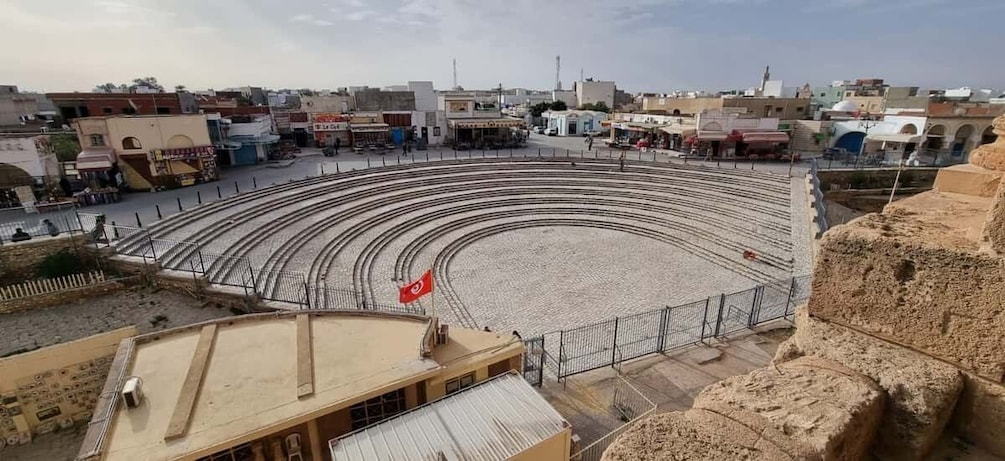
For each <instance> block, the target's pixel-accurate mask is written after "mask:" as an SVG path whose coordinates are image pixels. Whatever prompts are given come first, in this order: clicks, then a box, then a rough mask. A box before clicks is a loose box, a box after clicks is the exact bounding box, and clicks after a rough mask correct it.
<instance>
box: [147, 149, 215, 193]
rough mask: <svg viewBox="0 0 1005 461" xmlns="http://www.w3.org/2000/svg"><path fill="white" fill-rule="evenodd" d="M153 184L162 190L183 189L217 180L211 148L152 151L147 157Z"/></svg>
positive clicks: (213, 154)
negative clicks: (153, 179)
mask: <svg viewBox="0 0 1005 461" xmlns="http://www.w3.org/2000/svg"><path fill="white" fill-rule="evenodd" d="M148 159H149V161H150V170H151V172H152V173H153V176H154V178H155V181H156V182H159V183H160V184H155V185H156V186H160V187H163V188H172V187H185V186H191V185H194V184H198V183H203V182H208V181H215V180H217V179H218V178H219V176H218V174H219V172H218V169H217V165H216V152H215V150H214V149H213V146H196V147H184V148H179V149H154V150H152V151H150V154H149V156H148Z"/></svg>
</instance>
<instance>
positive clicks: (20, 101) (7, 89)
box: [0, 85, 56, 132]
mask: <svg viewBox="0 0 1005 461" xmlns="http://www.w3.org/2000/svg"><path fill="white" fill-rule="evenodd" d="M47 106H48V107H47ZM55 115H56V114H55V112H53V111H52V108H51V103H50V102H49V101H48V100H46V99H45V97H44V96H43V95H41V94H37V93H22V92H20V91H19V90H18V88H17V86H16V85H0V129H2V130H5V131H8V130H30V131H35V132H38V131H41V130H43V129H48V128H49V125H50V124H51V123H52V122H53V121H54V118H55Z"/></svg>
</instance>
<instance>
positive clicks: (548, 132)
mask: <svg viewBox="0 0 1005 461" xmlns="http://www.w3.org/2000/svg"><path fill="white" fill-rule="evenodd" d="M544 134H546V135H548V136H558V128H557V127H551V128H548V129H547V130H544Z"/></svg>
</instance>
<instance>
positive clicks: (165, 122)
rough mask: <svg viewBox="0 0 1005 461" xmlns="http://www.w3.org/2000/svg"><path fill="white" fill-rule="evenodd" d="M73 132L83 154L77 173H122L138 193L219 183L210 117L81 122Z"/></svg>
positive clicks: (88, 119)
mask: <svg viewBox="0 0 1005 461" xmlns="http://www.w3.org/2000/svg"><path fill="white" fill-rule="evenodd" d="M73 126H74V129H75V130H76V131H77V138H78V140H79V141H80V146H81V148H82V149H83V150H82V152H81V153H80V155H78V156H77V170H78V171H81V172H98V173H101V172H109V171H115V170H116V169H121V171H122V173H123V175H124V179H125V182H126V184H127V185H128V186H129V188H130V189H134V190H151V189H164V188H173V187H179V186H189V185H192V184H196V183H201V182H206V181H213V180H215V179H217V175H218V171H217V164H216V155H215V150H214V148H213V142H212V140H211V139H210V136H209V128H208V124H207V117H206V115H203V114H188V115H162V116H158V115H149V116H143V115H117V116H108V117H81V118H77V119H76V120H75V121H74V123H73Z"/></svg>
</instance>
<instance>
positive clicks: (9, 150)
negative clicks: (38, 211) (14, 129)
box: [0, 133, 61, 208]
mask: <svg viewBox="0 0 1005 461" xmlns="http://www.w3.org/2000/svg"><path fill="white" fill-rule="evenodd" d="M60 172H61V168H60V166H59V161H58V160H57V159H56V153H55V151H54V150H53V148H52V145H51V144H50V143H49V136H48V135H44V134H37V133H36V134H0V208H6V207H9V206H16V205H21V206H25V205H30V204H31V202H34V200H35V198H36V197H38V196H39V195H40V194H39V192H41V193H43V194H45V192H46V191H44V190H38V189H40V188H41V189H44V188H45V186H47V185H53V184H56V183H57V182H58V181H59V177H60ZM25 188H27V189H25ZM29 192H30V193H29ZM46 195H47V194H46ZM15 202H17V203H15Z"/></svg>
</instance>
